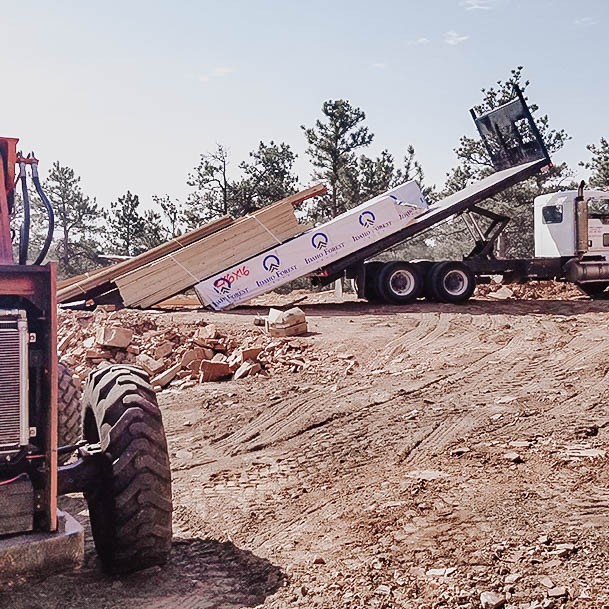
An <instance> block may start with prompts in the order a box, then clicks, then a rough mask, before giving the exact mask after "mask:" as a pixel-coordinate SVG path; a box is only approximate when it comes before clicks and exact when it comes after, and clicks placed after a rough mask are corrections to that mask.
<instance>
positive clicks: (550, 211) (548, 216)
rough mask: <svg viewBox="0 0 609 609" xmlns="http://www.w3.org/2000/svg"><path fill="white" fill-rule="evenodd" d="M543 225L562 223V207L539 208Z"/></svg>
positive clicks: (548, 206) (547, 206)
mask: <svg viewBox="0 0 609 609" xmlns="http://www.w3.org/2000/svg"><path fill="white" fill-rule="evenodd" d="M541 216H542V218H543V223H544V224H560V223H561V222H562V205H546V206H545V207H542V208H541Z"/></svg>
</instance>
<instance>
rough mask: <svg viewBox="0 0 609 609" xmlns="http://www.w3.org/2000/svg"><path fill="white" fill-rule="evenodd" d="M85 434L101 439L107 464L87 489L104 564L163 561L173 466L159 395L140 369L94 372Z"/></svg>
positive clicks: (132, 567)
mask: <svg viewBox="0 0 609 609" xmlns="http://www.w3.org/2000/svg"><path fill="white" fill-rule="evenodd" d="M83 408H84V413H83V414H84V416H83V435H84V437H85V440H87V442H89V443H99V444H100V446H101V449H102V451H103V452H104V454H105V456H106V459H107V460H106V462H105V471H104V472H103V474H102V476H101V480H100V481H99V484H98V485H96V487H95V489H94V490H92V491H90V492H87V493H85V498H86V500H87V503H88V506H89V516H90V520H91V531H92V533H93V540H94V542H95V548H96V550H97V553H98V555H99V557H100V560H101V562H102V565H103V567H104V568H105V569H106V570H107V571H109V572H111V573H115V574H124V573H129V572H132V571H138V570H140V569H145V568H147V567H151V566H154V565H160V564H163V563H165V562H166V561H167V557H168V555H169V551H170V549H171V536H172V530H171V512H172V502H171V472H170V468H169V455H168V452H167V441H166V439H165V432H164V429H163V421H162V417H161V411H160V410H159V407H158V405H157V401H156V395H155V393H154V391H153V390H152V387H151V386H150V384H149V382H148V376H147V375H146V373H145V372H143V371H142V370H139V369H137V368H134V367H131V366H120V365H117V366H108V367H107V368H103V369H102V370H98V371H96V372H93V373H92V374H91V375H90V376H89V379H88V381H87V384H86V386H85V390H84V394H83Z"/></svg>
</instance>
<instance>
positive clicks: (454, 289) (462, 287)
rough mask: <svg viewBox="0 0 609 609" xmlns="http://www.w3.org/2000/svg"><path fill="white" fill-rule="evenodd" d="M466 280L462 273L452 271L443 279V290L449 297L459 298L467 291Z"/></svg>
mask: <svg viewBox="0 0 609 609" xmlns="http://www.w3.org/2000/svg"><path fill="white" fill-rule="evenodd" d="M467 285H468V280H467V276H466V274H465V273H464V272H463V271H459V270H456V269H455V270H453V271H450V272H449V273H447V274H446V277H444V289H445V290H446V291H447V292H448V293H449V294H450V295H451V296H461V294H463V293H464V292H465V291H466V290H467Z"/></svg>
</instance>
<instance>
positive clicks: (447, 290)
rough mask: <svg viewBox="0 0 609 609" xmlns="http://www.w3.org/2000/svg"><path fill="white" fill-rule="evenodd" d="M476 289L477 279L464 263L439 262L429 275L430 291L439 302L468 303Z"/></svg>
mask: <svg viewBox="0 0 609 609" xmlns="http://www.w3.org/2000/svg"><path fill="white" fill-rule="evenodd" d="M475 289H476V278H475V277H474V274H473V273H472V272H471V270H470V269H469V268H468V267H467V266H466V265H465V264H463V263H462V262H453V261H448V262H438V263H437V264H436V265H434V267H433V268H432V269H431V273H430V274H429V283H428V290H429V291H430V293H431V295H432V297H433V298H434V299H435V300H437V301H438V302H447V303H452V304H460V303H462V302H466V301H467V300H469V299H470V298H471V296H472V294H473V293H474V290H475Z"/></svg>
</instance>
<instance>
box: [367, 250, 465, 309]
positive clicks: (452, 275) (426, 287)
mask: <svg viewBox="0 0 609 609" xmlns="http://www.w3.org/2000/svg"><path fill="white" fill-rule="evenodd" d="M365 269H366V271H365V284H364V295H365V297H366V299H367V300H368V301H370V302H379V301H380V302H386V303H389V304H398V305H401V304H408V303H410V302H413V301H414V300H416V299H417V298H420V297H421V296H423V295H424V296H425V298H426V299H428V300H431V301H435V302H444V303H452V304H460V303H462V302H466V301H467V300H469V299H470V298H471V296H472V294H473V293H474V290H475V289H476V278H475V276H474V274H473V273H472V271H471V270H470V269H469V268H468V267H467V266H466V265H465V264H463V263H462V262H453V261H446V262H437V263H431V262H428V261H421V262H417V263H412V262H403V261H395V262H379V261H372V262H368V263H366V266H365Z"/></svg>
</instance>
